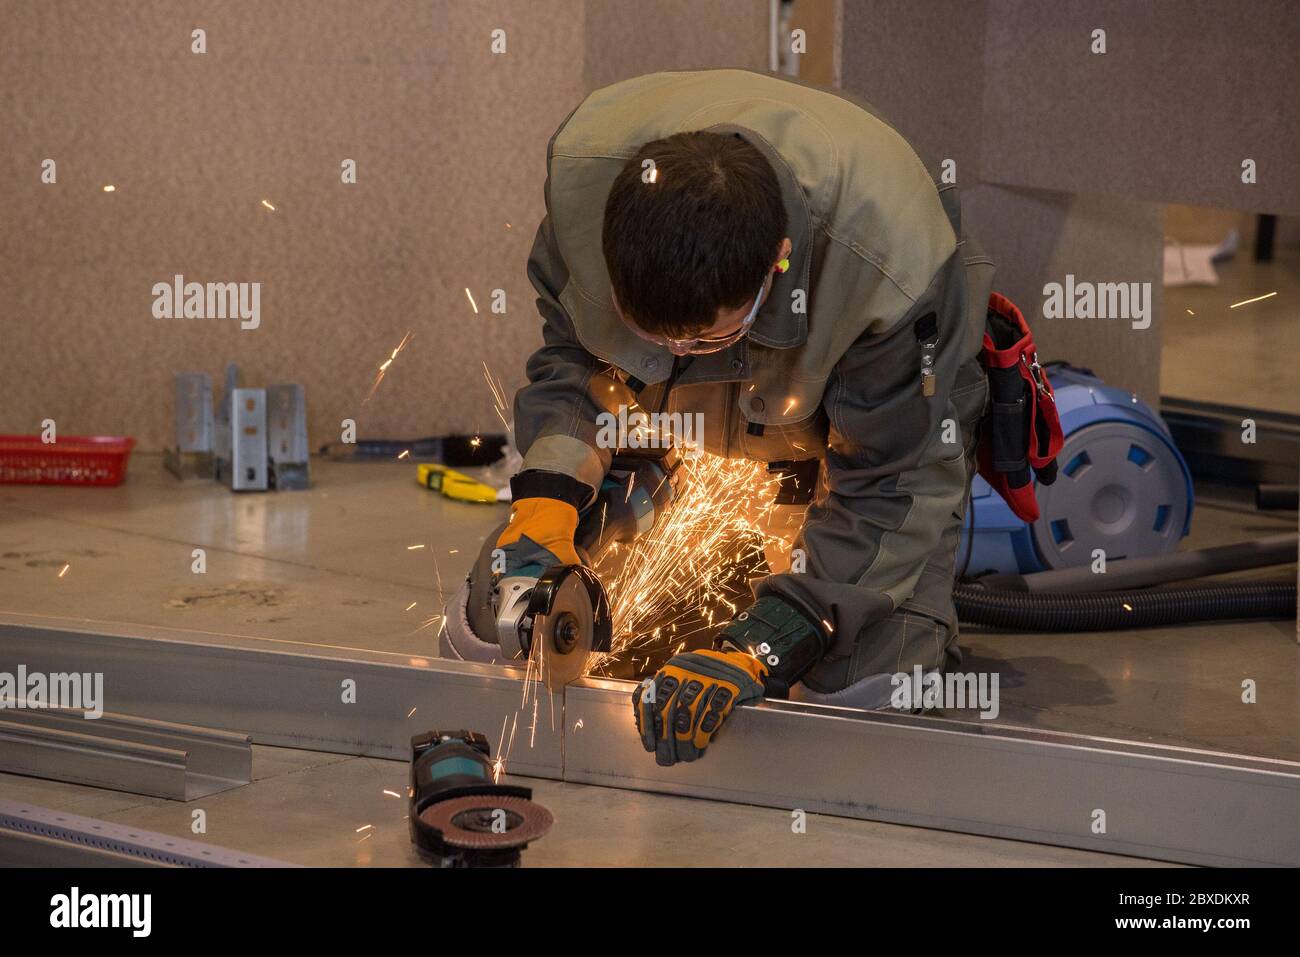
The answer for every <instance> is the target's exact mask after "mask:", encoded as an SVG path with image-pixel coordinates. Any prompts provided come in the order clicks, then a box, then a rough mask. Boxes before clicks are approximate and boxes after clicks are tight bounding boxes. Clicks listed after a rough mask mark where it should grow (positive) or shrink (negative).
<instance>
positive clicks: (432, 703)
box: [0, 612, 563, 780]
mask: <svg viewBox="0 0 1300 957" xmlns="http://www.w3.org/2000/svg"><path fill="white" fill-rule="evenodd" d="M432 643H433V642H432V639H431V644H432ZM20 662H21V663H23V664H25V665H26V666H27V670H28V672H38V671H39V672H45V673H54V672H87V671H89V672H102V673H103V675H104V700H105V702H106V703H107V704H109V705H111V706H112V708H113V710H114V711H117V712H125V713H128V714H132V715H138V716H142V717H147V718H151V719H154V720H157V721H173V722H180V723H186V724H196V725H202V726H203V727H207V728H223V729H226V730H230V731H240V732H244V733H246V734H249V735H251V736H252V739H253V741H254V743H256V744H269V745H277V746H281V747H289V748H303V749H306V750H309V751H331V752H336V753H339V754H355V755H360V756H370V757H382V758H393V759H395V760H401V761H407V760H409V759H410V756H411V735H413V734H416V733H418V732H420V731H425V730H427V729H429V728H438V727H457V728H460V727H470V728H478V729H481V730H482V731H483V733H484V734H486V735H487V737H488V740H489V741H490V742H491V743H492V748H493V755H494V756H495V755H496V753H497V750H498V748H499V744H500V739H501V737H502V736H503V734H504V736H505V737H506V738H509V737H511V735H512V734H513V737H514V744H513V747H512V748H511V749H510V753H509V770H510V773H512V774H523V775H528V776H530V777H539V778H553V779H556V780H558V779H559V778H560V777H561V775H562V773H563V769H562V763H561V740H560V730H559V728H560V713H561V707H562V703H563V702H562V698H561V696H560V695H559V694H552V693H550V692H548V691H547V688H546V686H545V685H540V684H537V683H533V687H534V688H535V690H536V693H537V694H538V695H539V696H540V701H539V705H538V708H537V711H536V714H535V717H534V710H533V704H532V700H531V699H530V701H529V704H528V706H527V708H522V707H521V703H522V696H523V691H524V683H523V681H522V680H521V678H522V674H523V673H522V671H520V670H519V669H515V668H506V667H500V666H494V665H486V664H479V663H474V662H463V661H446V660H443V659H440V658H436V657H433V656H432V655H430V656H429V657H423V656H418V655H403V654H396V653H392V652H379V651H367V650H363V649H359V648H337V647H332V646H327V645H314V644H308V643H304V642H293V641H278V640H273V639H264V638H249V637H243V636H235V635H217V634H209V633H205V632H196V631H180V630H173V629H166V628H154V627H148V626H144V625H118V624H111V623H108V622H89V621H75V620H69V619H65V618H48V617H43V616H30V615H15V614H11V613H8V612H0V671H3V670H6V669H8V668H11V667H13V666H16V665H17V664H18V663H20ZM532 690H533V689H530V694H531V693H532ZM2 716H3V712H0V717H2ZM503 721H504V722H505V725H504V727H505V731H504V732H503V731H502V728H503Z"/></svg>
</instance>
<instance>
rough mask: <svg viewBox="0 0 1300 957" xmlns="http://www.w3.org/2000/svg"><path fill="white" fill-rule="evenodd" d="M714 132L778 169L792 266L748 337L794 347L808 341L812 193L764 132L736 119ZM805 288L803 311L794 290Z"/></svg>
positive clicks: (777, 283)
mask: <svg viewBox="0 0 1300 957" xmlns="http://www.w3.org/2000/svg"><path fill="white" fill-rule="evenodd" d="M707 132H710V133H731V134H733V135H735V136H739V137H740V138H741V139H743V140H744V141H745V142H747V143H749V144H750V145H751V146H753V147H755V148H756V149H757V150H758V151H759V152H760V153H762V154H763V156H764V157H766V158H767V161H768V162H769V163H770V164H771V165H772V169H773V170H775V171H776V178H777V180H778V182H779V183H780V184H781V200H782V202H783V203H784V205H785V215H786V235H787V236H789V237H790V244H791V250H790V268H789V269H787V270H786V271H785V272H783V273H777V274H776V276H775V278H774V279H773V280H772V290H771V292H769V293H768V296H767V300H766V301H765V302H764V303H763V305H762V307H761V308H760V309H759V310H758V316H757V317H755V319H754V324H753V326H751V327H750V330H749V335H748V337H747V338H748V339H751V340H752V341H754V342H756V343H758V344H759V345H761V346H768V347H770V348H772V349H790V348H793V347H794V346H801V345H803V344H804V343H805V342H807V341H808V306H809V303H808V294H809V290H810V289H811V271H812V239H811V237H812V213H811V211H810V210H809V208H808V197H807V195H806V194H805V193H804V190H803V187H802V186H800V185H799V180H798V179H797V178H796V177H795V175H794V171H793V170H791V169H790V164H789V163H787V162H786V161H785V159H784V158H783V157H782V156H781V154H780V153H778V152H777V151H776V148H775V147H774V146H772V144H771V143H769V142H768V141H767V139H766V138H764V137H763V136H762V135H761V134H759V133H756V132H754V131H753V130H751V129H749V128H748V127H744V126H738V125H736V124H734V123H719V124H717V125H715V126H710V127H708V130H707ZM796 289H801V290H803V292H804V295H803V296H801V297H799V300H798V301H799V302H800V303H801V304H802V306H803V311H802V312H796V311H795V304H796V299H795V296H794V292H795V290H796Z"/></svg>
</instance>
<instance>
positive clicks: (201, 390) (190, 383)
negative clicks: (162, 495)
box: [163, 372, 215, 479]
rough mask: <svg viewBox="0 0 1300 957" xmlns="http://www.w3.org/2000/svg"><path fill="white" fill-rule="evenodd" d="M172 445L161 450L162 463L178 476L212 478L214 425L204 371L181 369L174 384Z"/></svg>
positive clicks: (210, 393) (209, 384)
mask: <svg viewBox="0 0 1300 957" xmlns="http://www.w3.org/2000/svg"><path fill="white" fill-rule="evenodd" d="M172 394H173V409H174V416H175V420H176V422H175V426H176V429H175V431H176V434H175V443H176V444H175V445H174V446H173V447H171V448H167V449H164V450H163V464H164V465H165V466H166V467H167V469H168V470H169V471H170V472H172V473H173V474H174V475H175V476H176V477H177V478H179V479H211V478H212V477H213V474H214V472H213V469H214V462H213V453H214V446H213V443H214V441H215V431H214V430H215V424H214V422H213V418H212V378H211V376H209V375H208V374H207V373H206V372H181V373H178V374H177V375H176V379H175V382H174V384H173V393H172Z"/></svg>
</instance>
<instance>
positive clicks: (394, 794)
mask: <svg viewBox="0 0 1300 957" xmlns="http://www.w3.org/2000/svg"><path fill="white" fill-rule="evenodd" d="M384 793H385V794H387V795H388V796H389V797H395V798H399V797H401V795H400V794H398V793H397V792H396V791H390V790H388V788H384Z"/></svg>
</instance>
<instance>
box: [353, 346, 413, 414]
mask: <svg viewBox="0 0 1300 957" xmlns="http://www.w3.org/2000/svg"><path fill="white" fill-rule="evenodd" d="M414 335H415V333H413V332H408V333H407V334H406V335H404V336H402V341H401V342H399V343H398V344H397V348H396V349H394V350H393V352H392V354H391V355H390V356H389V357H388V358H387V359H385V360H384V361H383V363H381V364H380V366H379V372H378V373H376V374H375V381H374V382H373V383H372V384H371V386H370V391H369V392H368V393H367V394H366V397H365V398H364V399H362V400H361V404H362V405H365V404H366V403H367V402H369V401H370V399H371V398H372V397H373V396H374V394H375V390H376V389H378V388H379V383H381V382H383V381H384V376H385V375H386V374H387V373H388V367H389V366H391V365H392V364H393V360H394V359H396V358H397V354H398V353H399V352H401V351H402V350H403V349H405V348H406V344H407V343H408V342H410V341H411V338H412V337H413V336H414Z"/></svg>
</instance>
